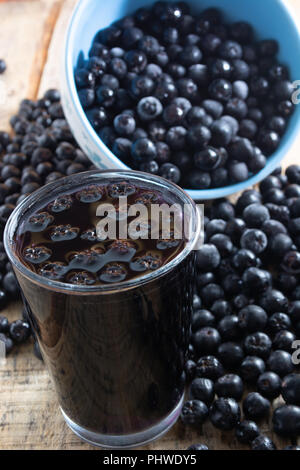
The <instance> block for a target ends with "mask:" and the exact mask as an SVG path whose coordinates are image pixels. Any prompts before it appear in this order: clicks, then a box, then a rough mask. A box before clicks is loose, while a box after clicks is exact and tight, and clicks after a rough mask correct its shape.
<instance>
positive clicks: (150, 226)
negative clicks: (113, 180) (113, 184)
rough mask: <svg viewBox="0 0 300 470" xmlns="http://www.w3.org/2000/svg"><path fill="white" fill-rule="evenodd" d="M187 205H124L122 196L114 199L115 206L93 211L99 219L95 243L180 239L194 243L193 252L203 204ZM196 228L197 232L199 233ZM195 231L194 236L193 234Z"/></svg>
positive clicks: (199, 236)
mask: <svg viewBox="0 0 300 470" xmlns="http://www.w3.org/2000/svg"><path fill="white" fill-rule="evenodd" d="M196 209H197V213H196V217H195V213H193V212H194V208H192V207H191V205H189V204H184V205H181V204H177V203H174V204H171V205H169V204H167V203H163V204H156V203H151V204H142V203H137V204H130V205H129V204H128V200H127V197H126V196H122V197H119V198H118V202H117V203H116V204H112V203H102V204H99V205H98V207H97V210H96V216H97V217H100V218H101V219H100V220H99V222H98V223H97V224H96V234H97V238H98V240H99V241H105V240H116V239H121V240H127V239H131V240H138V239H140V240H160V239H163V240H184V241H186V242H189V241H192V240H194V239H195V237H197V240H196V241H195V244H194V247H193V249H194V250H198V249H199V248H200V246H201V245H202V244H203V240H204V231H203V215H204V205H203V204H197V205H196ZM199 226H200V233H199ZM196 232H197V233H196Z"/></svg>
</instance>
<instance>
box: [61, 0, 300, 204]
mask: <svg viewBox="0 0 300 470" xmlns="http://www.w3.org/2000/svg"><path fill="white" fill-rule="evenodd" d="M276 1H277V3H278V4H279V5H280V7H281V8H282V10H283V11H284V12H285V14H286V16H287V18H288V20H289V23H290V25H291V27H293V29H294V33H296V35H297V39H298V46H299V50H300V21H299V19H298V18H297V17H295V16H293V14H292V13H293V7H292V6H291V5H288V4H286V3H285V2H284V0H276ZM85 8H86V0H79V1H78V3H77V4H76V5H75V7H74V10H73V12H72V15H71V18H70V20H69V24H68V27H67V30H66V36H65V43H64V54H63V78H64V84H65V85H66V87H64V90H65V89H66V90H67V92H68V94H69V98H70V100H71V102H72V105H73V108H74V110H75V111H76V113H77V117H78V118H79V121H80V123H81V126H82V127H83V128H84V131H85V133H86V135H88V136H89V138H90V139H92V140H93V142H94V144H95V146H98V147H99V148H100V149H101V151H102V152H103V153H104V154H105V155H106V156H107V157H108V159H109V160H111V162H112V164H114V167H113V168H112V169H117V168H118V169H124V170H132V168H130V167H129V166H127V165H126V164H125V163H123V162H122V161H121V160H120V159H119V158H118V157H117V156H116V155H114V154H113V152H112V151H111V150H110V149H109V148H108V147H107V146H106V145H105V144H104V142H103V141H102V140H101V138H100V137H99V135H98V134H97V132H96V131H95V130H94V128H93V127H92V125H91V123H90V121H89V120H88V118H87V116H86V113H85V111H84V109H83V108H82V106H81V103H80V101H79V98H78V94H77V89H76V84H75V79H74V67H73V61H72V54H71V53H70V50H72V45H73V41H74V39H75V31H76V23H77V22H78V21H79V20H80V16H81V11H82V10H83V9H85ZM299 106H300V105H299ZM291 118H293V116H292V117H291ZM299 130H300V114H299V116H298V119H295V122H294V123H293V126H292V128H291V131H290V134H289V136H288V137H287V138H286V139H285V140H284V142H281V143H280V146H279V148H278V149H277V150H276V151H275V152H274V153H273V154H272V155H270V156H269V157H268V159H267V164H266V165H265V167H264V168H263V169H262V170H260V171H259V172H258V173H256V174H255V175H252V176H251V177H250V178H248V179H247V180H245V181H242V182H240V183H234V184H231V185H228V186H223V187H219V188H209V189H187V188H183V189H184V191H186V192H187V193H188V194H189V196H190V197H191V198H192V199H194V200H198V201H199V200H210V199H218V198H223V197H227V196H230V195H232V194H234V193H238V192H241V191H243V190H244V189H246V188H248V187H250V186H254V185H256V184H257V183H259V182H260V181H262V180H263V179H264V178H266V177H267V176H269V175H270V174H271V173H272V172H273V171H274V170H275V169H276V168H277V167H278V166H279V164H280V162H281V161H282V160H283V158H284V157H285V155H286V153H287V151H288V150H289V148H290V147H291V146H292V144H293V142H294V140H295V138H296V136H297V134H298V133H299Z"/></svg>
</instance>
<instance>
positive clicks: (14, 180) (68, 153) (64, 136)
mask: <svg viewBox="0 0 300 470" xmlns="http://www.w3.org/2000/svg"><path fill="white" fill-rule="evenodd" d="M11 126H12V128H13V131H14V135H13V136H12V137H11V136H10V135H9V134H8V133H7V132H3V131H0V155H1V159H0V309H3V308H5V307H6V305H7V303H8V302H9V301H10V300H15V299H18V298H19V297H20V291H19V286H18V284H17V281H16V278H15V275H14V273H13V271H12V267H11V264H10V262H9V261H8V258H7V255H6V253H5V251H4V246H3V242H2V239H3V231H4V227H5V223H6V221H7V219H8V217H9V215H10V214H11V212H12V211H13V210H14V208H15V207H16V205H17V204H18V203H19V202H20V201H22V200H23V199H24V198H25V197H26V196H27V195H29V194H30V193H32V192H33V191H35V190H36V189H38V188H39V187H40V186H43V185H44V184H45V183H48V182H51V181H55V180H57V179H58V178H61V177H62V176H66V175H71V174H73V173H79V172H81V171H86V170H90V169H93V168H94V166H93V165H92V164H91V162H90V160H89V159H88V158H87V157H86V156H85V155H84V154H83V153H82V151H81V150H80V149H79V147H78V145H77V144H76V142H75V140H74V138H73V136H72V134H71V131H70V128H69V126H68V124H67V122H66V121H65V119H64V115H63V111H62V107H61V104H60V94H59V92H58V91H57V90H48V91H47V92H46V93H45V95H44V97H43V98H42V99H40V100H38V101H31V100H23V101H22V102H21V104H20V108H19V111H18V114H17V115H15V116H13V117H12V118H11ZM30 335H31V329H30V325H29V323H28V317H27V313H26V310H24V311H23V319H22V320H21V319H20V320H17V321H16V322H13V323H11V324H9V322H8V320H7V318H6V317H3V316H0V341H3V342H4V343H5V345H6V352H7V353H9V352H10V351H11V349H12V347H13V345H14V344H19V343H22V342H24V341H26V340H27V339H28V338H29V336H30ZM34 352H35V354H36V355H37V357H39V358H41V355H40V352H39V348H38V343H37V342H35V345H34Z"/></svg>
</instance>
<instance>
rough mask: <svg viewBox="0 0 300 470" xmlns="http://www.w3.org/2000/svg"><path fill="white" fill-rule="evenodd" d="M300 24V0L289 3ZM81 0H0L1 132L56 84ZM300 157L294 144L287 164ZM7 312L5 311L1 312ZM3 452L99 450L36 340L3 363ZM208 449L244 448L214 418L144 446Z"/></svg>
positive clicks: (11, 314) (15, 311)
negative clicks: (77, 426) (74, 418)
mask: <svg viewBox="0 0 300 470" xmlns="http://www.w3.org/2000/svg"><path fill="white" fill-rule="evenodd" d="M286 2H287V3H288V4H289V5H291V6H292V7H293V8H294V11H295V15H297V17H298V19H299V21H300V2H299V0H286ZM75 3H76V0H18V1H17V0H16V1H11V0H10V1H3V0H0V21H1V28H0V57H4V58H7V62H8V69H7V71H6V73H5V74H4V75H3V76H1V77H0V129H8V128H9V126H8V121H9V118H10V116H11V115H12V114H13V113H14V112H15V111H16V110H17V106H18V103H19V101H20V100H21V99H23V98H25V97H28V98H36V97H37V96H41V95H42V94H43V92H44V91H45V90H46V89H48V88H50V87H51V88H52V87H59V74H60V58H61V52H62V47H63V46H62V45H63V37H64V33H65V30H66V26H67V22H68V19H69V17H70V13H71V11H72V9H73V7H74V4H75ZM299 78H300V77H299ZM292 162H299V143H298V142H295V143H294V145H293V147H292V148H291V150H290V151H289V153H288V155H287V156H286V159H285V161H284V166H287V165H288V164H290V163H292ZM20 312H21V305H20V304H19V303H14V304H12V305H10V306H9V308H7V310H6V311H4V312H3V313H4V314H5V315H7V316H8V318H9V319H10V320H13V319H16V318H19V317H20ZM1 314H2V312H1ZM0 397H1V400H0V449H2V450H3V449H53V450H54V449H92V448H93V449H94V447H92V446H90V445H88V444H86V443H84V442H82V441H81V440H80V439H79V438H77V437H76V436H75V435H74V434H73V433H72V432H71V431H70V430H69V429H68V428H67V426H66V424H65V423H64V420H63V418H62V416H61V414H60V411H59V409H58V403H57V400H56V396H55V393H54V388H53V385H52V382H51V380H50V378H49V375H48V373H47V371H46V369H45V367H44V365H43V363H41V362H40V361H39V360H38V359H36V358H35V356H34V355H33V353H32V344H27V345H24V346H22V347H20V348H16V349H15V350H14V351H13V353H12V354H11V355H10V356H8V358H7V359H6V360H5V361H4V362H3V363H0ZM269 429H271V426H270V423H264V424H263V425H262V430H263V431H264V432H266V433H267V434H269V435H270V436H271V437H272V438H273V439H274V441H276V442H277V444H278V447H279V448H282V447H284V446H285V445H287V441H284V440H278V438H277V437H276V435H273V436H272V434H270V432H269ZM196 442H203V443H206V444H207V445H208V446H209V447H210V449H239V448H244V449H248V447H243V446H241V445H240V444H238V443H237V441H236V440H235V439H234V435H233V433H222V432H220V431H218V430H216V429H215V428H214V427H213V426H212V425H211V424H210V423H206V424H205V425H204V426H203V429H201V430H198V431H194V430H191V429H189V428H187V427H184V426H182V425H181V424H180V423H177V424H176V426H175V427H174V428H173V429H172V430H171V431H170V432H169V433H167V434H166V435H165V436H164V437H163V438H161V439H159V440H158V441H156V442H154V443H153V444H150V445H148V446H146V447H144V449H149V450H151V449H185V448H187V447H188V446H189V445H191V444H192V443H196Z"/></svg>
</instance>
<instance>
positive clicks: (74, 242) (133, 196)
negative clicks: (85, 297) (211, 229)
mask: <svg viewBox="0 0 300 470" xmlns="http://www.w3.org/2000/svg"><path fill="white" fill-rule="evenodd" d="M120 198H121V200H120ZM124 198H126V202H125V200H124ZM134 204H143V205H144V206H145V208H146V210H147V212H149V215H150V206H151V204H157V205H162V204H166V205H167V207H170V205H171V204H169V203H168V202H167V200H166V199H165V198H164V197H163V194H162V193H161V192H159V191H151V190H149V189H148V188H147V186H145V185H144V186H140V187H135V186H134V185H133V184H131V183H130V182H128V181H126V180H125V181H120V182H114V183H110V184H106V185H104V184H98V185H96V184H93V185H89V186H85V187H83V188H80V189H77V190H76V191H75V192H71V193H66V194H61V195H59V196H58V197H56V198H55V199H54V200H52V201H50V202H48V203H47V204H46V205H45V206H43V207H42V208H41V209H39V210H38V211H36V212H35V213H34V214H33V215H31V216H30V217H29V218H28V219H27V220H25V221H24V224H22V225H20V227H19V230H18V232H17V234H16V237H15V241H16V247H17V252H18V254H19V256H20V258H21V259H22V262H23V263H24V264H25V265H26V266H28V267H29V269H31V270H33V271H34V272H36V273H37V274H39V275H40V276H42V277H45V278H48V279H53V280H59V281H62V282H66V283H70V284H75V285H76V284H81V285H97V284H100V285H101V284H106V283H116V282H121V281H125V280H130V279H133V278H135V277H139V276H141V275H145V274H147V273H150V272H151V271H154V270H156V269H158V268H160V267H162V266H164V265H166V264H167V263H168V262H170V261H171V260H172V259H173V258H174V257H176V255H177V254H178V253H180V251H181V250H182V248H183V247H184V244H185V241H184V238H183V237H181V239H175V238H174V231H173V224H174V221H173V220H170V238H167V239H165V238H163V237H162V235H161V232H162V229H161V228H159V229H158V238H157V239H152V238H151V223H152V220H150V219H149V218H147V219H144V220H143V222H142V223H141V224H140V225H139V230H140V234H141V237H140V238H139V239H136V240H132V239H130V238H126V239H118V238H116V239H111V238H110V237H107V236H106V234H105V233H99V231H98V233H97V226H96V225H97V219H98V220H99V221H100V220H101V219H104V217H105V216H104V215H103V216H102V217H97V215H96V214H97V209H101V208H103V211H102V213H106V210H107V209H108V207H110V205H111V207H114V208H115V213H114V214H111V217H110V219H111V222H112V223H114V222H115V227H116V230H115V233H113V236H116V237H117V236H118V235H119V234H120V230H121V227H120V224H121V222H122V220H124V218H123V216H124V215H125V212H126V211H128V210H129V208H130V207H132V206H133V205H134ZM123 208H124V209H123ZM148 209H149V211H148ZM171 217H172V214H170V219H171ZM106 219H107V218H106ZM107 220H109V219H107ZM133 220H134V216H129V217H128V226H129V227H130V223H131V222H132V221H133ZM158 224H159V225H161V220H160V219H159V220H158ZM128 232H129V233H128ZM127 234H128V236H130V228H129V230H127ZM142 235H144V236H146V235H149V237H147V238H146V237H143V238H142ZM172 235H173V236H172ZM104 237H105V238H104Z"/></svg>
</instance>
